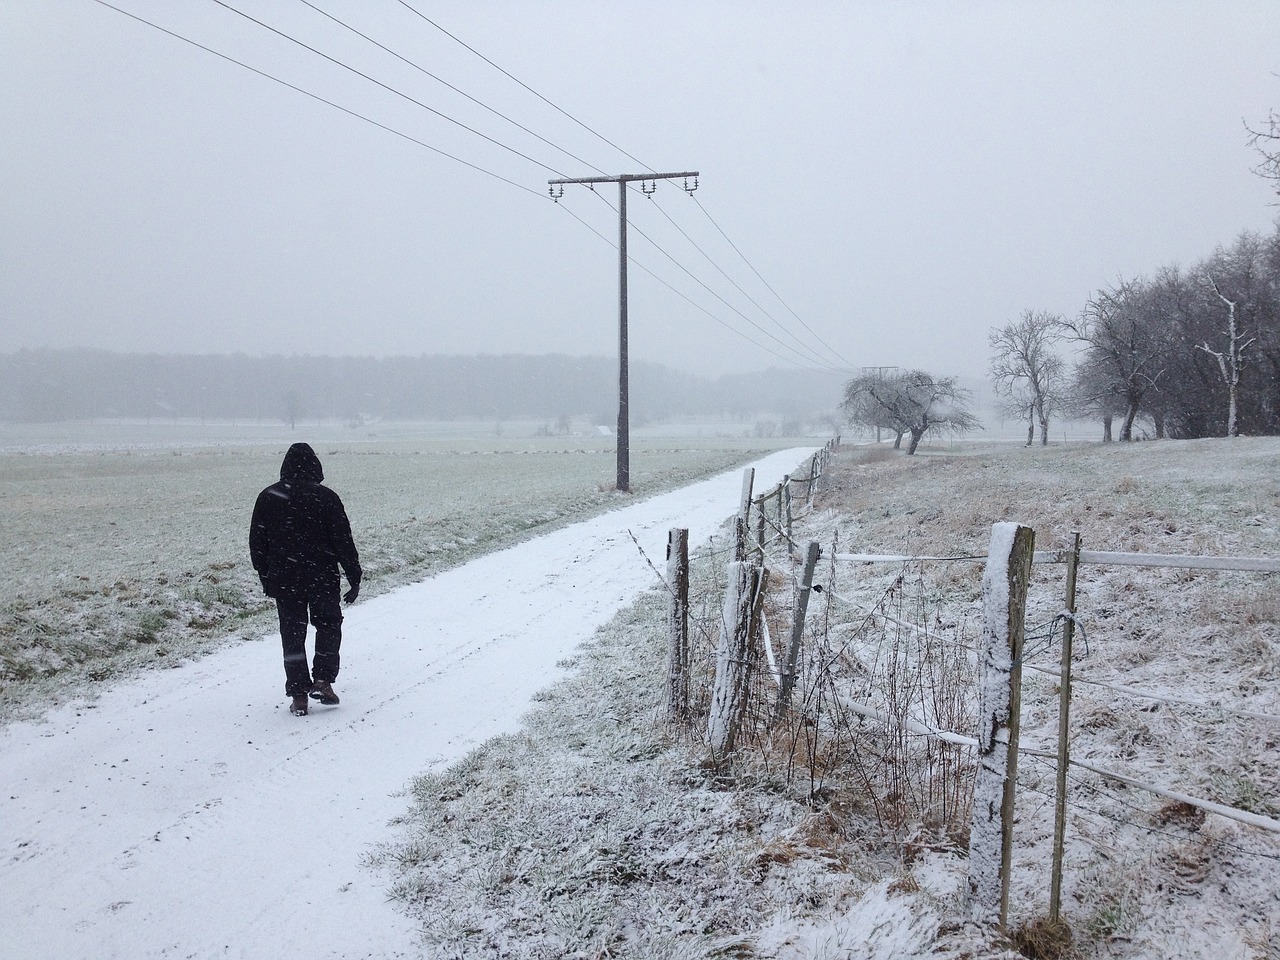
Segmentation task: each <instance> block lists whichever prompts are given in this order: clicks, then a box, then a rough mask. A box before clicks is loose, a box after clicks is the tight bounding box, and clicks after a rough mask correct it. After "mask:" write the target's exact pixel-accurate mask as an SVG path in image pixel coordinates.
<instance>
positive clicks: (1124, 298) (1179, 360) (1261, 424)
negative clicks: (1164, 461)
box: [990, 225, 1280, 443]
mask: <svg viewBox="0 0 1280 960" xmlns="http://www.w3.org/2000/svg"><path fill="white" fill-rule="evenodd" d="M990 344H991V348H992V357H991V371H990V372H991V379H992V383H993V384H994V386H995V388H996V391H997V393H998V394H999V395H1000V397H1001V399H1002V401H1003V404H1004V406H1005V409H1006V410H1007V411H1008V412H1010V413H1014V414H1021V415H1023V416H1025V417H1026V418H1027V421H1028V440H1027V442H1028V443H1030V442H1031V439H1032V432H1033V431H1034V428H1035V426H1036V424H1037V423H1038V424H1039V426H1040V440H1041V443H1045V442H1047V434H1048V422H1049V416H1050V415H1051V414H1056V415H1059V416H1070V417H1076V418H1085V417H1090V418H1097V419H1098V420H1100V421H1101V422H1102V427H1103V439H1104V440H1111V439H1112V438H1113V424H1118V425H1119V431H1118V432H1119V439H1120V440H1132V439H1133V438H1134V428H1135V424H1136V423H1137V422H1138V421H1139V418H1144V422H1146V421H1149V424H1150V428H1151V430H1152V432H1153V433H1154V435H1155V436H1156V437H1157V438H1159V437H1174V438H1193V437H1221V436H1237V435H1239V434H1242V433H1243V434H1268V435H1273V434H1280V225H1278V226H1277V228H1276V230H1275V231H1274V232H1273V233H1272V234H1271V235H1269V236H1261V235H1259V234H1255V233H1249V232H1246V233H1242V234H1241V235H1240V236H1239V237H1238V238H1237V239H1236V240H1235V242H1234V243H1232V244H1231V245H1230V246H1220V247H1218V248H1217V249H1216V250H1215V251H1214V252H1213V253H1212V255H1210V256H1209V257H1207V258H1205V259H1204V260H1201V261H1200V262H1198V263H1196V264H1194V265H1192V266H1191V267H1190V268H1188V269H1186V270H1183V269H1181V268H1179V267H1176V266H1169V267H1165V268H1163V269H1161V270H1159V271H1158V272H1157V273H1156V274H1155V275H1154V276H1153V277H1150V278H1137V279H1133V280H1121V281H1119V282H1117V283H1116V284H1114V285H1112V286H1111V287H1108V288H1107V289H1104V290H1100V291H1099V292H1098V293H1097V294H1096V295H1094V296H1093V297H1092V298H1090V300H1089V301H1088V303H1087V304H1086V305H1085V307H1084V309H1083V310H1081V312H1080V314H1079V315H1078V316H1076V317H1074V318H1064V317H1060V316H1057V315H1054V314H1046V313H1041V312H1036V311H1026V312H1024V313H1023V315H1022V316H1021V317H1020V318H1019V319H1018V320H1017V321H1014V322H1011V323H1009V324H1006V325H1005V326H1004V327H1001V328H998V329H996V330H993V331H992V332H991V336H990ZM1061 347H1074V348H1075V357H1074V361H1075V362H1074V365H1069V364H1068V363H1067V362H1066V360H1064V358H1063V357H1062V355H1061V354H1060V353H1059V352H1058V350H1059V348H1061Z"/></svg>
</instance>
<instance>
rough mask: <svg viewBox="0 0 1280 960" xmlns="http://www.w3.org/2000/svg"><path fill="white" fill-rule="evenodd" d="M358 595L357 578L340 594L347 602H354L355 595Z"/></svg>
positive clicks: (358, 584)
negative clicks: (349, 587)
mask: <svg viewBox="0 0 1280 960" xmlns="http://www.w3.org/2000/svg"><path fill="white" fill-rule="evenodd" d="M358 596H360V581H359V580H357V581H356V582H355V583H353V584H352V585H351V589H350V590H348V591H347V592H346V593H345V594H343V595H342V599H343V600H345V601H347V603H355V602H356V597H358Z"/></svg>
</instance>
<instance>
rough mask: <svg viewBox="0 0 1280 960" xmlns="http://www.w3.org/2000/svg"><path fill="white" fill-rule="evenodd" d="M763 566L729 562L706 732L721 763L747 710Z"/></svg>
mask: <svg viewBox="0 0 1280 960" xmlns="http://www.w3.org/2000/svg"><path fill="white" fill-rule="evenodd" d="M764 580H765V571H764V568H763V567H759V566H756V565H755V564H754V563H748V562H747V561H745V560H735V561H733V562H732V563H730V564H729V584H728V588H727V589H726V590H725V594H724V606H723V608H722V610H721V614H720V641H719V643H718V644H717V645H716V674H715V680H714V682H713V685H712V688H711V716H710V718H709V720H708V723H707V732H708V734H709V737H710V740H711V752H712V756H713V757H714V758H715V760H716V762H717V763H719V762H720V761H721V760H723V759H724V758H725V757H727V756H728V755H729V754H730V753H731V752H732V751H733V748H734V744H735V741H736V740H737V737H738V731H739V729H740V728H741V726H742V720H743V717H744V715H745V714H746V709H747V695H748V693H749V692H750V687H751V667H752V665H753V664H754V663H755V662H756V661H757V660H758V659H759V658H758V657H756V656H755V647H756V646H757V644H756V642H755V641H756V638H757V636H758V634H759V619H760V618H759V611H760V606H761V604H762V603H763V600H764Z"/></svg>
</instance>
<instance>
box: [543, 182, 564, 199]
mask: <svg viewBox="0 0 1280 960" xmlns="http://www.w3.org/2000/svg"><path fill="white" fill-rule="evenodd" d="M547 195H548V196H549V197H551V199H552V200H554V201H555V202H556V203H559V202H560V198H561V197H563V196H564V184H563V183H553V184H552V185H551V186H549V187H547Z"/></svg>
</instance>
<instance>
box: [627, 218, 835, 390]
mask: <svg viewBox="0 0 1280 960" xmlns="http://www.w3.org/2000/svg"><path fill="white" fill-rule="evenodd" d="M649 199H650V200H651V201H653V205H654V208H655V209H657V211H658V212H659V213H661V214H662V215H663V216H664V217H666V219H667V222H668V223H670V224H671V225H672V226H673V227H675V228H676V230H678V231H679V232H680V235H681V236H682V237H684V238H685V239H686V240H688V241H689V243H690V244H692V245H693V248H694V249H695V250H697V251H698V252H699V253H700V254H702V256H703V257H704V258H705V259H706V261H707V262H708V263H709V264H711V266H713V267H715V268H716V270H717V271H719V273H720V275H721V276H722V277H724V278H725V279H726V280H728V281H729V283H730V284H732V286H733V288H734V289H735V290H737V291H738V292H739V293H740V294H742V295H743V296H744V297H746V299H747V301H748V302H749V303H750V304H751V305H752V306H753V307H755V308H756V309H757V310H759V311H760V312H761V313H762V314H764V315H765V316H766V317H768V318H769V319H770V320H772V321H773V324H774V326H776V327H777V328H778V329H779V330H781V331H782V332H783V333H785V334H786V335H787V336H788V337H790V338H791V339H792V340H794V341H795V342H796V343H797V344H798V345H799V347H800V348H801V349H802V350H804V351H805V352H806V353H808V354H809V356H810V357H811V358H812V359H813V361H814V362H815V363H817V364H818V365H820V366H824V367H831V368H832V369H837V366H836V364H833V363H831V361H829V360H824V359H823V358H822V357H820V356H819V355H818V354H817V352H816V351H815V350H814V349H813V348H812V347H810V346H808V345H807V344H806V343H805V342H804V341H803V340H801V339H800V338H799V337H798V336H796V335H795V334H794V333H792V332H791V331H790V330H788V329H787V328H786V326H784V325H783V323H782V322H781V321H780V320H778V318H777V317H775V316H774V315H773V314H771V313H770V312H769V311H768V310H766V309H765V308H764V307H762V306H761V305H760V304H759V303H758V302H757V301H756V299H755V298H754V297H753V296H751V294H749V293H747V291H746V290H744V289H742V286H741V285H740V284H739V283H738V281H736V280H734V279H733V277H731V276H729V274H728V273H727V272H726V271H725V269H724V268H723V267H721V266H720V264H718V263H717V262H716V261H715V260H714V259H713V258H712V256H711V254H709V253H707V251H706V250H704V249H703V248H702V246H701V244H699V243H698V241H697V240H695V239H693V237H691V236H689V234H688V233H687V232H686V231H685V229H684V228H683V227H682V226H680V224H678V223H676V221H675V220H674V219H672V217H671V215H670V214H669V213H667V211H666V210H665V209H663V207H662V204H660V203H658V201H657V200H655V199H654V196H653V194H649ZM823 346H826V344H823ZM828 349H830V348H829V347H828ZM832 352H833V353H834V351H832ZM836 356H837V357H839V354H836ZM841 359H843V358H841Z"/></svg>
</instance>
